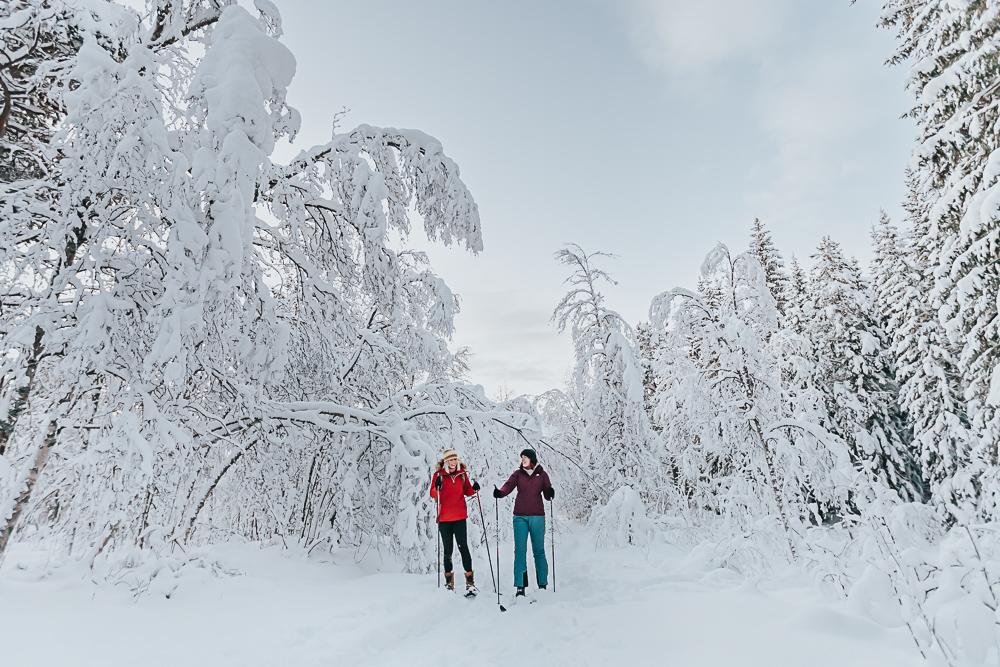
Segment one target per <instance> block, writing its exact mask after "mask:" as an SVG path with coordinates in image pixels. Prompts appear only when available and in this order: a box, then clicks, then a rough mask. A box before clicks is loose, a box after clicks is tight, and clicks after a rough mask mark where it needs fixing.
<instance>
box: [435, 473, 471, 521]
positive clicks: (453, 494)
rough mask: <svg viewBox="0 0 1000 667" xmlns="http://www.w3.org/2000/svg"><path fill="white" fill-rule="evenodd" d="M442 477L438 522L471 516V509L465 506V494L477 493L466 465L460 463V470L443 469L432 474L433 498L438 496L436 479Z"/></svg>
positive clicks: (458, 519) (459, 519)
mask: <svg viewBox="0 0 1000 667" xmlns="http://www.w3.org/2000/svg"><path fill="white" fill-rule="evenodd" d="M438 477H441V478H442V479H441V502H440V514H439V515H438V523H441V522H442V521H461V520H462V519H467V518H468V517H469V510H468V508H466V506H465V496H474V495H476V490H475V489H473V488H472V482H471V481H470V480H469V472H468V471H467V470H466V469H465V466H464V465H460V466H459V467H458V470H456V471H455V472H453V473H450V474H449V473H447V472H445V471H444V470H443V469H442V470H438V471H435V473H434V474H433V475H432V476H431V498H437V497H438V490H437V486H436V485H435V481H437V478H438Z"/></svg>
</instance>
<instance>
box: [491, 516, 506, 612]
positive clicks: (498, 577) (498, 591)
mask: <svg viewBox="0 0 1000 667" xmlns="http://www.w3.org/2000/svg"><path fill="white" fill-rule="evenodd" d="M493 503H494V505H496V509H497V518H496V524H497V604H498V605H499V606H500V611H507V610H506V609H504V606H503V604H502V603H501V602H500V499H499V498H494V499H493Z"/></svg>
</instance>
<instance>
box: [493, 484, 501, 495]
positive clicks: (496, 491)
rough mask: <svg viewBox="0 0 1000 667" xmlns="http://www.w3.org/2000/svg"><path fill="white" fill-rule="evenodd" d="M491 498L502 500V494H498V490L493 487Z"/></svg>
mask: <svg viewBox="0 0 1000 667" xmlns="http://www.w3.org/2000/svg"><path fill="white" fill-rule="evenodd" d="M493 497H494V498H503V494H502V493H500V489H498V488H497V487H495V486H494V487H493Z"/></svg>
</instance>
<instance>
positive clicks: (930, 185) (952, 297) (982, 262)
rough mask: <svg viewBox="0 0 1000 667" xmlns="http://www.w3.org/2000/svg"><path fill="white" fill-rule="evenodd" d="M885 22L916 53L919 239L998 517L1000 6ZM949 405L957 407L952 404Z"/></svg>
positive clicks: (887, 16)
mask: <svg viewBox="0 0 1000 667" xmlns="http://www.w3.org/2000/svg"><path fill="white" fill-rule="evenodd" d="M882 22H883V25H884V26H886V27H890V28H894V29H895V30H896V33H897V38H898V49H897V52H896V55H895V57H894V61H895V62H897V63H901V62H904V61H909V62H910V63H911V76H910V77H909V84H908V86H909V89H910V91H911V93H912V94H913V97H914V104H913V107H912V108H911V110H910V116H911V117H912V118H913V119H914V120H915V121H916V124H917V134H918V138H917V141H918V143H917V148H916V150H915V152H914V163H915V166H914V173H913V176H914V180H913V182H914V183H917V184H919V187H918V188H917V190H916V193H915V195H916V197H917V198H918V202H917V203H918V205H919V209H920V214H921V215H922V216H925V217H926V220H925V221H921V224H920V226H919V227H920V233H921V234H922V235H923V237H922V238H917V239H916V241H917V243H918V244H919V246H920V248H921V252H922V253H925V254H926V261H927V269H926V270H927V271H928V272H929V275H930V276H932V277H933V278H932V281H931V283H930V285H929V287H930V290H929V292H928V294H929V296H930V299H931V301H932V302H933V303H934V304H935V305H939V306H940V307H939V309H938V311H937V317H939V318H940V319H941V323H942V324H943V326H944V331H945V332H946V333H947V336H948V339H949V340H950V341H951V343H952V344H954V345H955V346H956V349H957V359H956V360H957V371H958V375H959V381H958V385H960V386H961V388H962V391H963V394H964V396H963V401H962V402H963V406H962V409H963V410H964V412H965V413H966V414H967V415H968V417H969V419H970V422H971V428H972V433H973V437H972V441H973V442H974V443H975V448H974V451H973V452H972V454H971V467H972V469H973V474H974V477H975V479H974V483H975V485H976V486H977V487H978V489H979V492H980V494H981V495H980V498H979V503H980V507H981V511H982V513H983V514H984V515H985V516H987V517H995V516H997V515H1000V465H998V463H1000V344H998V341H1000V311H998V297H1000V210H998V207H997V205H996V201H997V199H998V197H1000V170H998V169H997V168H996V164H997V162H998V160H1000V136H998V134H997V133H996V131H995V128H996V127H997V126H998V124H1000V104H998V103H997V100H998V89H997V86H996V79H997V76H998V74H1000V6H998V5H997V3H994V2H964V3H957V2H946V1H944V0H915V1H914V0H889V1H888V2H885V3H884V6H883V21H882ZM946 410H947V411H948V413H949V414H957V413H956V412H955V411H954V409H952V408H950V407H949V408H946Z"/></svg>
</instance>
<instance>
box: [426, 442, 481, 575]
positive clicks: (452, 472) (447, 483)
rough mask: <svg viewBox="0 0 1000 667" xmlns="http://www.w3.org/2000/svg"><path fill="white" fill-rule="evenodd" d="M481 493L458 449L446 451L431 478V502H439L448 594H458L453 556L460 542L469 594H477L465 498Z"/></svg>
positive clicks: (439, 521)
mask: <svg viewBox="0 0 1000 667" xmlns="http://www.w3.org/2000/svg"><path fill="white" fill-rule="evenodd" d="M477 491H479V482H473V481H471V480H470V479H469V472H468V470H466V468H465V464H464V463H462V462H461V461H460V460H459V458H458V452H456V451H455V450H454V449H446V450H444V452H443V454H442V455H441V460H440V461H438V463H437V467H436V468H435V470H434V475H433V476H432V477H431V498H434V499H435V500H436V501H437V508H438V531H439V532H440V533H441V541H442V542H443V543H444V581H445V585H446V586H447V587H448V590H450V591H451V590H455V573H454V572H453V571H452V562H451V553H452V549H453V548H454V542H458V553H459V554H460V555H461V556H462V567H464V568H465V594H466V595H475V594H476V592H477V591H476V582H475V578H474V577H473V574H472V553H470V551H469V537H468V531H467V529H466V523H465V520H466V519H467V518H469V510H468V509H467V508H466V506H465V497H466V496H474V495H476V492H477Z"/></svg>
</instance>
